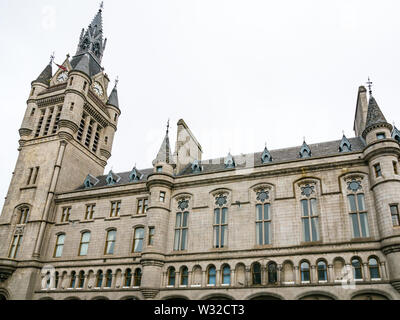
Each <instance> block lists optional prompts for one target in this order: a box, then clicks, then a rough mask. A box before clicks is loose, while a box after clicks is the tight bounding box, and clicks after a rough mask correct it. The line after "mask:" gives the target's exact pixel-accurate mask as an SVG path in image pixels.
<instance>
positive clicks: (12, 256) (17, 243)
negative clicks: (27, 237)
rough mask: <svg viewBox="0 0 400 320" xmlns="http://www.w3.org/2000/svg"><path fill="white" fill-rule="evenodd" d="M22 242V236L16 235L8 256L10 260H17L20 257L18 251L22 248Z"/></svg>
mask: <svg viewBox="0 0 400 320" xmlns="http://www.w3.org/2000/svg"><path fill="white" fill-rule="evenodd" d="M21 242H22V235H15V236H14V238H13V242H12V244H11V248H10V254H9V255H8V257H9V258H10V259H15V258H16V257H17V256H18V251H19V248H20V246H21Z"/></svg>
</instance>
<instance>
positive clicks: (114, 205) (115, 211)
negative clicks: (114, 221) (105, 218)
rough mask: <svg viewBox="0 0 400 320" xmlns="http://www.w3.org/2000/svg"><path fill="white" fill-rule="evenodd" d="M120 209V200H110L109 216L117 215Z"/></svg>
mask: <svg viewBox="0 0 400 320" xmlns="http://www.w3.org/2000/svg"><path fill="white" fill-rule="evenodd" d="M120 211H121V201H113V202H111V212H110V217H118V216H119V212H120Z"/></svg>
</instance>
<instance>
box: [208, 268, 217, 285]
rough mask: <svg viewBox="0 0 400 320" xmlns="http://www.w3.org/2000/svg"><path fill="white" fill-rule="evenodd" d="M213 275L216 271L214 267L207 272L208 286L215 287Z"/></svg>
mask: <svg viewBox="0 0 400 320" xmlns="http://www.w3.org/2000/svg"><path fill="white" fill-rule="evenodd" d="M215 274H216V271H215V268H214V267H212V268H210V269H209V270H208V284H213V285H215Z"/></svg>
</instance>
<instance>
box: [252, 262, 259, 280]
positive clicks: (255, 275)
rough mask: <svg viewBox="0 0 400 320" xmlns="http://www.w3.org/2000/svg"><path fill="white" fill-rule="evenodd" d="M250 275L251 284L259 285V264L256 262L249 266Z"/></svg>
mask: <svg viewBox="0 0 400 320" xmlns="http://www.w3.org/2000/svg"><path fill="white" fill-rule="evenodd" d="M251 275H252V284H253V285H260V284H261V265H260V264H259V263H258V262H256V263H254V264H253V266H252V268H251Z"/></svg>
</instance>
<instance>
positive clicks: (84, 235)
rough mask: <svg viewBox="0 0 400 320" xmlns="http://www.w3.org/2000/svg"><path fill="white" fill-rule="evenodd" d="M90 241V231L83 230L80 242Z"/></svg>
mask: <svg viewBox="0 0 400 320" xmlns="http://www.w3.org/2000/svg"><path fill="white" fill-rule="evenodd" d="M89 241H90V232H85V233H84V234H83V235H82V242H89Z"/></svg>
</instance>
